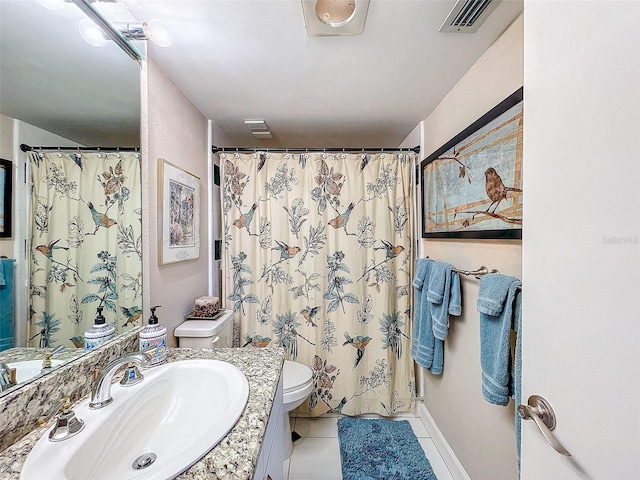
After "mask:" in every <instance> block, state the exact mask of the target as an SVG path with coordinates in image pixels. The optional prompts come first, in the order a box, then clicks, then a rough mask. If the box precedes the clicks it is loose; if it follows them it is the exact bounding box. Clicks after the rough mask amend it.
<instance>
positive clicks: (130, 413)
mask: <svg viewBox="0 0 640 480" xmlns="http://www.w3.org/2000/svg"><path fill="white" fill-rule="evenodd" d="M143 375H144V380H143V381H142V382H140V383H139V384H137V385H134V386H130V387H122V386H120V384H119V383H114V384H113V386H112V388H111V393H112V395H113V403H111V404H109V405H107V406H106V407H104V408H101V409H98V410H92V409H90V408H89V406H88V404H89V400H85V401H84V402H82V403H81V404H79V405H78V406H77V407H76V408H74V411H75V414H76V416H77V417H78V418H79V419H82V420H84V422H85V427H84V430H82V431H81V432H80V433H78V434H77V435H76V436H74V437H72V438H69V439H66V440H63V441H61V442H51V441H50V440H49V438H48V433H45V434H44V435H43V436H42V438H40V440H39V441H38V442H37V443H36V445H35V446H34V448H33V450H31V452H30V453H29V455H28V456H27V460H26V462H25V464H24V467H23V469H22V472H21V474H20V478H21V479H23V480H31V479H33V480H41V479H43V478H46V479H49V480H56V479H69V480H113V479H116V478H117V479H119V480H124V479H136V480H142V479H158V480H160V479H162V480H164V479H167V478H173V477H174V476H176V475H178V474H180V473H181V472H183V471H184V470H186V469H187V468H189V467H190V466H191V465H193V464H194V463H195V462H197V461H198V460H199V459H200V458H201V457H202V456H204V455H205V454H206V453H207V452H208V451H209V450H211V449H212V448H213V447H214V446H215V445H216V444H217V443H218V442H219V441H220V440H222V439H223V438H224V437H225V435H226V434H227V432H228V431H229V430H231V428H232V427H233V426H234V425H235V423H236V422H237V420H238V418H239V417H240V415H241V414H242V412H243V411H244V408H245V405H246V403H247V399H248V397H249V384H248V382H247V379H246V377H245V376H244V374H243V373H242V372H241V371H240V370H238V368H236V367H235V366H233V365H231V364H230V363H227V362H222V361H218V360H183V361H178V362H173V363H168V364H165V365H160V366H158V367H154V368H151V369H149V370H144V371H143ZM149 454H153V455H155V456H156V459H155V461H154V462H153V463H151V464H150V465H149V466H147V467H146V468H144V469H141V470H136V469H134V468H133V466H132V465H133V463H134V462H135V461H136V459H138V458H140V457H142V456H145V455H146V456H147V457H143V458H148V456H149Z"/></svg>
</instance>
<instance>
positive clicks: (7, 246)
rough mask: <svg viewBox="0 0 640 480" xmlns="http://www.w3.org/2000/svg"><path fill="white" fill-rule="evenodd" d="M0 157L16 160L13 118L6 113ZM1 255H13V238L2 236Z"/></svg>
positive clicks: (0, 134)
mask: <svg viewBox="0 0 640 480" xmlns="http://www.w3.org/2000/svg"><path fill="white" fill-rule="evenodd" d="M0 158H4V159H5V160H11V161H12V162H14V161H15V159H14V158H13V118H9V117H5V116H4V115H0ZM14 195H15V194H14ZM0 255H4V256H6V257H13V238H0Z"/></svg>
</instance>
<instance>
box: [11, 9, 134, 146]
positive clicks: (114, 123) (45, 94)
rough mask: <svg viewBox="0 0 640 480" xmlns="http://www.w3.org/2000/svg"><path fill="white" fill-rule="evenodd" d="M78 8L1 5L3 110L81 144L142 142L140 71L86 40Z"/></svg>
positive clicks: (121, 55)
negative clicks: (79, 25)
mask: <svg viewBox="0 0 640 480" xmlns="http://www.w3.org/2000/svg"><path fill="white" fill-rule="evenodd" d="M83 18H86V17H85V16H84V14H83V13H82V12H81V11H80V10H79V9H78V8H77V7H76V6H75V5H71V4H69V5H67V6H65V7H64V8H61V9H59V10H48V9H46V8H44V7H43V6H41V5H40V4H39V3H38V2H36V1H35V0H0V113H1V114H3V115H6V116H8V117H12V118H17V119H19V120H22V121H24V122H27V123H30V124H31V125H35V126H37V127H40V128H43V129H45V130H47V131H50V132H53V133H56V134H58V135H61V136H63V137H65V138H68V139H70V140H73V141H75V142H78V143H80V144H84V145H92V146H93V145H112V146H136V145H139V144H140V80H139V75H140V66H139V65H138V64H137V63H136V62H134V61H133V60H131V58H129V57H128V56H127V55H125V54H124V53H123V52H122V51H121V50H120V49H119V48H118V47H117V46H116V45H115V44H113V43H111V42H110V43H108V44H107V45H105V46H104V47H101V48H96V47H93V46H91V45H89V44H88V43H86V42H85V41H84V40H83V39H82V37H81V36H80V33H79V31H78V23H79V21H80V20H81V19H83Z"/></svg>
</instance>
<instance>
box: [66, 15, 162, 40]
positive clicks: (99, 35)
mask: <svg viewBox="0 0 640 480" xmlns="http://www.w3.org/2000/svg"><path fill="white" fill-rule="evenodd" d="M166 25H167V24H166V23H165V22H164V21H162V20H159V19H156V20H151V21H150V22H149V23H147V22H142V23H137V24H136V23H125V24H114V27H115V28H117V29H118V30H119V31H120V33H121V34H122V36H123V37H124V38H126V39H127V40H151V41H152V42H153V43H155V44H156V45H158V46H160V47H168V46H169V45H171V43H172V40H171V35H169V31H168V29H167V28H166ZM78 28H79V30H80V35H81V36H82V38H83V39H84V41H85V42H87V43H89V44H91V45H93V46H94V47H101V46H103V45H104V44H105V43H107V40H109V37H108V36H107V35H106V34H105V33H104V32H103V31H102V29H101V28H100V27H99V26H98V25H96V24H95V23H94V22H93V21H92V20H90V19H88V18H85V19H83V20H80V23H79V25H78Z"/></svg>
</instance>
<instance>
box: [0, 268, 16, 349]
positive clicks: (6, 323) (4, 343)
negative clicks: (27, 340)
mask: <svg viewBox="0 0 640 480" xmlns="http://www.w3.org/2000/svg"><path fill="white" fill-rule="evenodd" d="M13 262H14V260H13V259H11V258H3V259H0V268H2V279H3V280H4V284H3V285H2V286H0V351H2V350H6V349H7V348H11V347H13Z"/></svg>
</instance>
